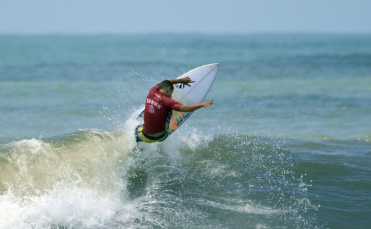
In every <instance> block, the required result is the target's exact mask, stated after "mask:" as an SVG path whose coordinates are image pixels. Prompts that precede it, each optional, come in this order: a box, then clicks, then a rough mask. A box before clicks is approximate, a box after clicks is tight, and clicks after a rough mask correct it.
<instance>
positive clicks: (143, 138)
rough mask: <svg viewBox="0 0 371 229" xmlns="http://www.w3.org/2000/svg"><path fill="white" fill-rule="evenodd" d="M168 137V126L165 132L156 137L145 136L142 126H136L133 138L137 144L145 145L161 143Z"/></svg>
mask: <svg viewBox="0 0 371 229" xmlns="http://www.w3.org/2000/svg"><path fill="white" fill-rule="evenodd" d="M168 136H169V125H168V124H166V131H165V132H164V133H163V134H161V135H160V136H157V137H152V136H149V135H147V134H146V133H144V132H143V124H141V125H139V126H137V128H135V137H136V140H137V142H146V143H153V142H162V141H164V140H165V139H166V138H167V137H168Z"/></svg>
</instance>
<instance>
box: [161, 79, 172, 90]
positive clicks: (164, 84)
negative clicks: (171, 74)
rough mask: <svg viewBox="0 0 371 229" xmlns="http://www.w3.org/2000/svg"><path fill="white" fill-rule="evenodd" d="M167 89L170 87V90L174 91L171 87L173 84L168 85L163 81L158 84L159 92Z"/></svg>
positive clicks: (167, 81) (168, 82)
mask: <svg viewBox="0 0 371 229" xmlns="http://www.w3.org/2000/svg"><path fill="white" fill-rule="evenodd" d="M168 87H170V89H171V90H174V86H173V84H172V83H170V81H169V80H164V81H162V82H161V83H160V86H159V89H160V90H161V89H166V88H168Z"/></svg>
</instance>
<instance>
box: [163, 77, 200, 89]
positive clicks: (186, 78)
mask: <svg viewBox="0 0 371 229" xmlns="http://www.w3.org/2000/svg"><path fill="white" fill-rule="evenodd" d="M169 81H170V83H172V84H177V83H183V84H185V85H187V86H189V87H190V86H191V85H189V84H190V83H194V82H195V81H193V80H191V79H190V78H189V77H188V76H187V77H184V78H180V79H171V80H169Z"/></svg>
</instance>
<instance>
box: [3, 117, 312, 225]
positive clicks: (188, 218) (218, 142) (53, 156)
mask: <svg viewBox="0 0 371 229" xmlns="http://www.w3.org/2000/svg"><path fill="white" fill-rule="evenodd" d="M133 117H135V115H133V116H132V117H131V118H129V120H128V121H127V122H126V123H125V124H124V125H123V126H122V127H120V128H118V129H117V130H113V131H105V130H99V129H86V130H81V131H79V132H77V133H72V134H66V135H62V136H58V137H55V138H51V139H44V140H42V139H29V140H22V141H18V142H12V143H8V144H3V145H1V148H0V166H1V167H0V168H1V173H0V181H1V183H0V185H1V186H0V194H1V195H0V204H1V206H2V208H1V209H0V227H1V228H28V227H33V228H58V227H65V228H113V227H114V228H153V227H161V228H162V227H165V228H168V227H170V228H189V227H191V228H225V227H228V228H241V227H246V225H251V227H250V228H256V227H263V228H264V227H275V226H279V227H287V226H289V227H291V226H292V225H294V227H301V228H305V227H311V226H314V227H316V226H317V222H316V219H315V218H316V217H315V212H316V211H317V209H318V206H315V205H314V204H312V203H311V201H310V200H309V199H308V196H307V188H308V186H310V185H308V184H306V183H305V181H304V180H305V178H303V176H302V174H296V173H295V171H294V169H293V167H294V163H295V162H294V160H293V159H292V153H291V152H290V151H287V150H283V149H282V147H281V145H282V144H283V143H282V142H279V141H276V140H271V139H268V138H262V137H254V136H241V135H236V136H233V135H218V136H208V135H205V134H204V133H200V132H199V131H198V130H196V129H191V130H190V131H188V132H182V131H178V132H175V133H174V134H173V135H172V136H171V137H170V138H169V139H167V140H166V141H164V142H163V143H158V144H142V145H137V144H136V142H135V139H134V134H133V132H132V130H133V129H134V127H135V126H136V125H137V122H136V121H135V119H133Z"/></svg>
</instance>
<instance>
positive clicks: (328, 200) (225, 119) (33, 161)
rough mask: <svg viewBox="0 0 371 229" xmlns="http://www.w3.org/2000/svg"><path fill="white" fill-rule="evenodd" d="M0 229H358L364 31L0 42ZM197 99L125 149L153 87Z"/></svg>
mask: <svg viewBox="0 0 371 229" xmlns="http://www.w3.org/2000/svg"><path fill="white" fill-rule="evenodd" d="M0 50H1V52H0V97H1V100H0V110H1V116H0V127H1V131H0V143H1V145H0V170H1V172H0V195H1V196H0V205H1V206H2V207H1V209H0V227H1V228H58V227H59V228H367V227H368V225H370V224H371V221H370V219H369V215H370V213H371V207H370V204H369V203H370V202H371V178H370V177H371V176H370V175H371V169H370V166H369V165H370V162H371V143H370V140H371V122H370V118H369V117H370V113H371V75H370V74H371V36H370V35H325V34H322V35H305V34H280V35H278V34H265V35H197V34H193V35H174V34H157V35H153V34H148V35H121V36H120V35H116V36H113V35H112V36H111V35H99V36H98V35H97V36H58V35H55V36H10V35H2V36H0ZM208 63H219V72H218V75H217V79H216V81H215V83H214V86H213V88H212V89H211V91H210V92H209V95H208V96H207V98H206V99H214V100H215V104H214V105H213V106H212V107H211V108H209V109H201V110H198V111H197V112H195V113H194V114H193V115H192V117H191V118H190V119H189V121H187V122H186V123H185V124H184V125H183V126H182V127H181V129H179V131H177V132H176V133H174V135H172V136H171V137H170V138H169V139H168V140H166V141H165V142H163V143H161V144H152V145H147V146H145V147H144V148H141V149H139V148H137V147H136V144H135V141H134V136H133V128H134V127H135V125H136V121H135V119H134V118H133V117H134V116H135V113H136V112H138V110H139V109H140V108H141V107H142V106H143V103H144V102H143V101H144V99H145V97H146V95H147V93H148V90H149V89H150V87H151V86H153V85H154V84H156V83H157V82H159V81H161V80H163V79H167V78H176V77H177V76H180V75H182V74H183V73H185V72H187V71H189V70H191V69H193V68H195V67H198V66H200V65H204V64H208Z"/></svg>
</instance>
